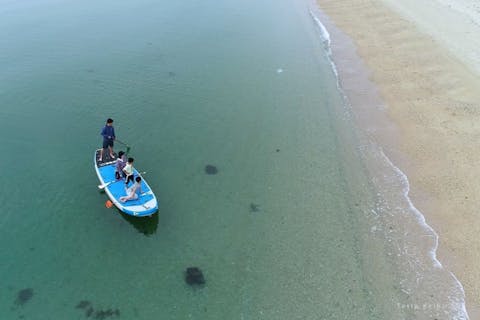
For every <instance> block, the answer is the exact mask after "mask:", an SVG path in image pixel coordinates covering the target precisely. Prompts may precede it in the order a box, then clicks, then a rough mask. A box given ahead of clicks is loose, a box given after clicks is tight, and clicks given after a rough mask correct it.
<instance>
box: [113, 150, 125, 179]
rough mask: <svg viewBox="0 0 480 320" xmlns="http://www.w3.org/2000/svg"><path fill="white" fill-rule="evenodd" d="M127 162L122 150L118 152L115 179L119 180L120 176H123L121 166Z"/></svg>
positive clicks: (123, 166)
mask: <svg viewBox="0 0 480 320" xmlns="http://www.w3.org/2000/svg"><path fill="white" fill-rule="evenodd" d="M126 164H127V160H126V159H125V153H124V152H123V151H119V152H118V158H117V161H116V162H115V179H117V180H119V179H120V178H121V177H122V176H123V177H124V178H125V172H123V168H125V165H126Z"/></svg>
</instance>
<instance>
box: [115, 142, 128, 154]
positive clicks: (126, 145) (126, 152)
mask: <svg viewBox="0 0 480 320" xmlns="http://www.w3.org/2000/svg"><path fill="white" fill-rule="evenodd" d="M115 141H117V142H118V143H120V144H123V145H124V146H125V147H127V150H126V151H125V154H126V155H128V152H129V151H130V146H129V145H128V144H126V143H125V142H122V141H120V140H118V139H115Z"/></svg>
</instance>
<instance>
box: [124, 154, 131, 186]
mask: <svg viewBox="0 0 480 320" xmlns="http://www.w3.org/2000/svg"><path fill="white" fill-rule="evenodd" d="M123 172H125V175H126V177H125V187H128V183H129V182H130V181H132V182H133V158H128V161H127V164H126V165H125V167H124V168H123Z"/></svg>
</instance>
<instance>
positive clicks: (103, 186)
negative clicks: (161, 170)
mask: <svg viewBox="0 0 480 320" xmlns="http://www.w3.org/2000/svg"><path fill="white" fill-rule="evenodd" d="M146 173H147V172H146V171H143V172H139V173H138V175H139V176H141V175H144V174H146ZM119 181H123V179H119V180H112V181H109V182H107V183H104V184H99V185H98V186H97V187H98V189H100V190H104V189H105V188H106V187H108V186H109V185H111V184H112V183H115V182H119Z"/></svg>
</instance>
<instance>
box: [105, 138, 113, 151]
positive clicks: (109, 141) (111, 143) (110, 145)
mask: <svg viewBox="0 0 480 320" xmlns="http://www.w3.org/2000/svg"><path fill="white" fill-rule="evenodd" d="M108 147H112V148H113V140H108V139H103V149H107V148H108Z"/></svg>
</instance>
